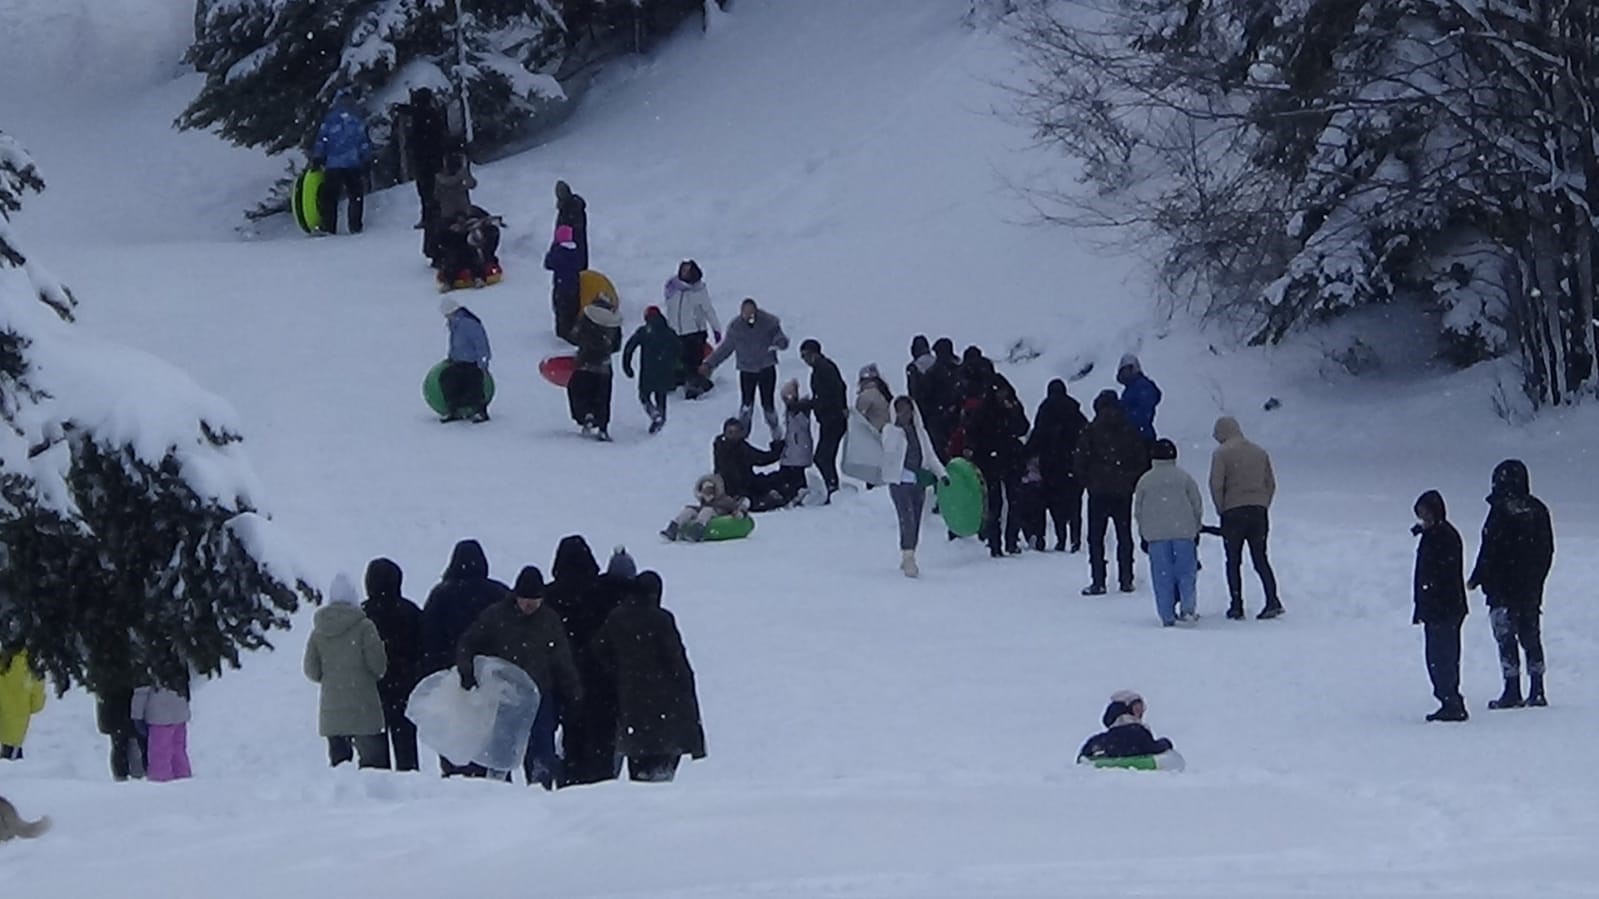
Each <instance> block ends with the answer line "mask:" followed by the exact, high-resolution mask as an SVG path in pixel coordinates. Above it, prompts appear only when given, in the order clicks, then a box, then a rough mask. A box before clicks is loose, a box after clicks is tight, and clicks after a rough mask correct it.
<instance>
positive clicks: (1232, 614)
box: [1227, 599, 1244, 621]
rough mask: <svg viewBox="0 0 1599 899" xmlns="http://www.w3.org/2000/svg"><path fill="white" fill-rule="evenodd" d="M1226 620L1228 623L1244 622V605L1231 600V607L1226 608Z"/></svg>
mask: <svg viewBox="0 0 1599 899" xmlns="http://www.w3.org/2000/svg"><path fill="white" fill-rule="evenodd" d="M1227 618H1228V620H1230V621H1243V620H1244V604H1243V602H1242V601H1240V600H1236V599H1235V600H1233V602H1232V605H1230V606H1228V607H1227Z"/></svg>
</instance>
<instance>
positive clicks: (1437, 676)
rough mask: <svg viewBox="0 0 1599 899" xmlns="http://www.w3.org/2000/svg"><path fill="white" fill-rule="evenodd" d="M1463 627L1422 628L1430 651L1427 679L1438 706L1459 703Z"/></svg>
mask: <svg viewBox="0 0 1599 899" xmlns="http://www.w3.org/2000/svg"><path fill="white" fill-rule="evenodd" d="M1460 625H1461V622H1459V621H1457V622H1454V623H1453V624H1429V625H1426V626H1425V627H1423V628H1422V637H1423V639H1424V640H1425V643H1426V647H1427V650H1426V651H1427V677H1428V678H1429V679H1430V680H1431V681H1432V695H1433V697H1434V698H1435V699H1437V700H1438V701H1439V702H1445V703H1447V702H1455V701H1457V700H1459V699H1460Z"/></svg>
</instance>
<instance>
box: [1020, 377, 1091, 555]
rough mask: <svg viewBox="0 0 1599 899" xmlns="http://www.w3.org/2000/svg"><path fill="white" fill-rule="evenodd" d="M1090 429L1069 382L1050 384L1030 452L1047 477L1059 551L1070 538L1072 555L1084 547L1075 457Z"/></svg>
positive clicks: (1047, 503) (1035, 423)
mask: <svg viewBox="0 0 1599 899" xmlns="http://www.w3.org/2000/svg"><path fill="white" fill-rule="evenodd" d="M1087 426H1088V419H1087V418H1086V417H1084V416H1083V407H1082V405H1081V404H1079V403H1078V402H1077V400H1075V399H1073V398H1072V396H1071V394H1069V393H1067V392H1066V382H1065V381H1062V380H1061V379H1060V378H1056V379H1055V380H1053V381H1050V382H1049V393H1048V394H1047V395H1046V396H1045V397H1044V401H1043V402H1042V403H1040V404H1039V405H1038V414H1037V415H1036V416H1034V417H1033V434H1032V436H1031V437H1029V438H1028V441H1027V453H1028V455H1030V456H1035V457H1037V458H1038V463H1039V473H1040V474H1042V475H1043V476H1044V507H1045V508H1046V509H1048V511H1049V517H1050V519H1051V520H1053V521H1054V523H1055V551H1056V552H1061V551H1063V550H1065V549H1066V541H1067V538H1068V536H1070V539H1071V548H1072V552H1074V553H1075V552H1081V551H1082V548H1083V483H1082V481H1079V480H1078V479H1077V475H1076V473H1075V472H1073V471H1072V456H1073V455H1075V454H1076V452H1077V438H1078V437H1079V436H1080V435H1081V434H1082V433H1083V428H1085V427H1087Z"/></svg>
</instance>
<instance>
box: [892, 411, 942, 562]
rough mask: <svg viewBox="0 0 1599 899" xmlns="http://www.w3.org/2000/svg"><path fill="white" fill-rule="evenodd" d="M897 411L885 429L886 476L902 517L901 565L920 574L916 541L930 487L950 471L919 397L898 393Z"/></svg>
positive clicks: (900, 526)
mask: <svg viewBox="0 0 1599 899" xmlns="http://www.w3.org/2000/svg"><path fill="white" fill-rule="evenodd" d="M893 415H894V417H893V419H892V420H891V421H890V422H889V423H888V427H886V428H884V429H883V475H882V476H883V482H884V483H886V484H888V496H889V498H890V499H892V500H893V501H894V513H895V515H896V516H897V517H898V518H899V550H900V563H899V569H900V571H901V572H903V573H904V575H905V576H906V577H916V576H917V575H919V574H920V573H921V572H920V571H919V570H918V569H917V567H916V544H917V542H918V540H919V538H920V537H921V532H922V511H923V509H925V508H926V506H927V487H928V484H929V483H930V482H933V481H940V480H943V479H944V478H946V477H948V476H949V473H948V472H947V471H945V470H944V463H942V462H940V461H939V460H938V453H936V452H934V451H933V441H932V439H931V438H929V437H928V435H927V428H926V426H925V425H923V424H922V414H921V412H920V411H919V410H918V409H917V408H916V403H915V401H913V400H912V399H911V398H910V397H908V396H900V397H895V398H894V402H893Z"/></svg>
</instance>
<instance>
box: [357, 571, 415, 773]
mask: <svg viewBox="0 0 1599 899" xmlns="http://www.w3.org/2000/svg"><path fill="white" fill-rule="evenodd" d="M403 578H404V575H403V574H402V573H401V571H400V566H398V565H396V564H394V562H392V561H391V560H389V559H373V560H372V561H371V562H370V563H368V565H367V566H366V602H364V603H362V604H361V611H363V612H365V613H366V617H367V618H370V619H371V620H372V624H373V626H375V627H376V628H377V629H378V636H379V637H380V638H382V640H383V654H384V656H385V657H386V658H387V660H388V670H387V671H385V672H384V673H383V678H382V679H381V680H379V681H378V696H379V697H380V698H381V699H382V700H383V730H384V732H385V733H386V734H388V740H389V743H390V744H391V747H392V758H393V760H394V769H395V770H396V771H415V770H417V767H418V765H417V753H416V725H415V724H412V723H411V719H409V718H407V717H405V706H406V704H407V703H408V702H410V700H411V691H412V690H414V689H416V684H417V681H419V680H421V677H422V676H421V674H420V673H419V671H420V670H421V663H422V610H421V609H419V608H417V607H416V603H413V602H411V601H410V600H409V599H406V598H405V596H404V595H403V594H402V593H401V584H402V581H403Z"/></svg>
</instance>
